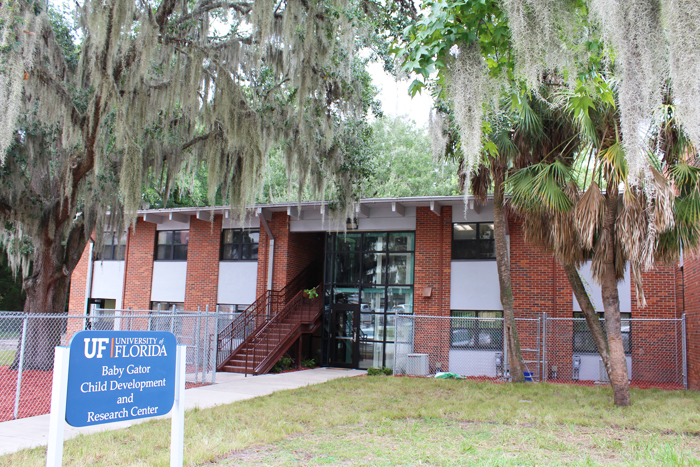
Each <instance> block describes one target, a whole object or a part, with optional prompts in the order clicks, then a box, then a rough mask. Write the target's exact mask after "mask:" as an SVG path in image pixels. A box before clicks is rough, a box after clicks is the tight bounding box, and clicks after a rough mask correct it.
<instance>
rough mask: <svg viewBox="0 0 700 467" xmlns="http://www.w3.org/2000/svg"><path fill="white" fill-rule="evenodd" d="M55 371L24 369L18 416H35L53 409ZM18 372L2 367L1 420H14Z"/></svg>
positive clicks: (0, 377) (0, 381)
mask: <svg viewBox="0 0 700 467" xmlns="http://www.w3.org/2000/svg"><path fill="white" fill-rule="evenodd" d="M52 378H53V371H35V370H29V371H23V372H22V389H21V391H20V400H19V413H18V418H26V417H34V416H35V415H43V414H46V413H49V412H50V411H51V384H52V382H53V381H52ZM16 388H17V372H16V371H12V370H10V367H8V366H2V367H0V422H6V421H7V420H12V419H13V415H14V410H15V390H16Z"/></svg>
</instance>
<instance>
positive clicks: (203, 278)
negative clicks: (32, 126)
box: [185, 215, 222, 311]
mask: <svg viewBox="0 0 700 467" xmlns="http://www.w3.org/2000/svg"><path fill="white" fill-rule="evenodd" d="M221 222H222V216H219V215H217V216H214V221H213V222H207V221H203V220H200V219H197V218H195V217H194V216H192V217H191V218H190V240H189V246H188V248H187V283H186V286H185V310H186V311H196V310H197V307H199V309H200V310H201V311H205V310H206V307H207V305H209V311H216V303H217V292H218V284H219V249H220V245H221Z"/></svg>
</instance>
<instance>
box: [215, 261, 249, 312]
mask: <svg viewBox="0 0 700 467" xmlns="http://www.w3.org/2000/svg"><path fill="white" fill-rule="evenodd" d="M257 280H258V262H257V261H221V262H219V288H218V293H217V298H216V302H217V303H221V304H234V305H250V304H251V303H253V302H254V301H255V299H256V297H255V290H256V286H257Z"/></svg>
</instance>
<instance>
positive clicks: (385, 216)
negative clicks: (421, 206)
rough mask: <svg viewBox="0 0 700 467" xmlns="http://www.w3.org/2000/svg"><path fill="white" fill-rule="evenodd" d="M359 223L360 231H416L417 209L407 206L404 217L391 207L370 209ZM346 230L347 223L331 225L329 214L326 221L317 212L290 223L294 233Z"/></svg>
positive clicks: (305, 214)
mask: <svg viewBox="0 0 700 467" xmlns="http://www.w3.org/2000/svg"><path fill="white" fill-rule="evenodd" d="M366 206H368V205H366ZM357 222H358V230H360V231H371V230H388V231H391V230H416V208H415V207H411V206H407V207H406V209H405V212H404V215H403V216H401V215H399V214H397V213H395V212H392V211H391V208H390V207H376V208H370V214H369V217H363V216H362V215H358V216H357ZM344 228H345V222H340V223H331V221H330V215H329V214H326V218H325V219H321V213H320V212H317V211H311V212H309V211H304V218H303V219H301V220H299V219H294V218H292V220H291V222H290V230H291V231H292V232H318V231H340V232H342V231H343V229H344Z"/></svg>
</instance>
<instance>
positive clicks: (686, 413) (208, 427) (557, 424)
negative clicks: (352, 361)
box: [0, 377, 700, 466]
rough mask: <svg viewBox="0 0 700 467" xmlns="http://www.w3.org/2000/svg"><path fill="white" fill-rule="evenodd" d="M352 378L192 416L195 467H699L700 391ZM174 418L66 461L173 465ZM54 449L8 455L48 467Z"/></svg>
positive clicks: (93, 441)
mask: <svg viewBox="0 0 700 467" xmlns="http://www.w3.org/2000/svg"><path fill="white" fill-rule="evenodd" d="M632 400H633V404H634V405H633V406H632V407H628V408H626V409H621V408H617V407H614V406H612V403H611V401H612V392H611V390H610V388H608V387H582V386H567V385H556V384H525V385H511V384H492V383H474V382H469V381H449V380H448V381H445V380H434V379H418V378H416V379H413V378H388V377H372V378H369V377H367V378H350V379H342V380H334V381H330V382H328V383H325V384H320V385H315V386H310V387H307V388H301V389H295V390H290V391H283V392H278V393H275V394H272V395H270V396H265V397H260V398H256V399H252V400H248V401H243V402H239V403H236V404H232V405H228V406H221V407H216V408H213V409H206V410H197V411H191V412H188V413H187V418H186V422H185V430H186V431H185V463H186V465H202V464H209V465H211V464H216V465H221V466H233V465H299V466H301V465H337V464H342V465H368V466H369V465H372V466H374V465H386V466H389V465H475V466H515V465H540V466H550V465H581V466H595V465H640V466H647V465H649V466H663V465H667V466H678V465H700V393H697V392H690V391H662V390H654V389H647V390H634V389H633V390H632ZM169 443H170V421H169V420H163V421H151V422H147V423H143V424H140V425H137V426H134V427H131V428H130V429H128V430H121V431H114V432H107V433H100V434H96V435H90V436H81V437H79V438H76V439H73V440H70V441H68V442H66V443H65V451H64V465H109V466H111V465H142V466H151V465H163V466H166V465H168V462H169V451H168V449H169ZM44 452H45V448H41V449H34V450H26V451H22V452H19V453H16V454H13V455H9V456H5V457H0V465H2V466H30V465H31V466H40V465H44V463H45V457H44Z"/></svg>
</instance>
